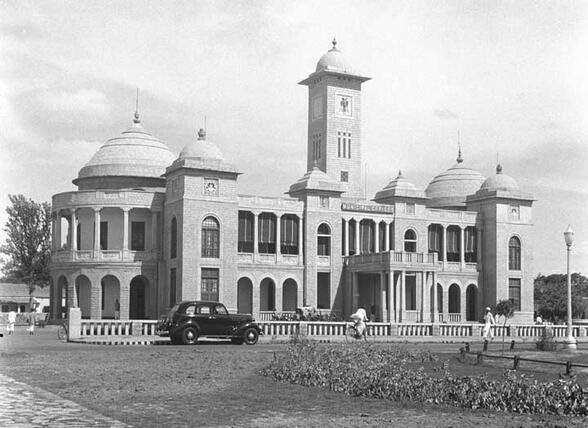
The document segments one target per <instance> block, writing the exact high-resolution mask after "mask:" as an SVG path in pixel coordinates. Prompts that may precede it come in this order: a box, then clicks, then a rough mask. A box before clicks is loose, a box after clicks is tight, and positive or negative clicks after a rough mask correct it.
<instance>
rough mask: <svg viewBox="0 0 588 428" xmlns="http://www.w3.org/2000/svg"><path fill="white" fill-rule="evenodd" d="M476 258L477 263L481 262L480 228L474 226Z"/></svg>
mask: <svg viewBox="0 0 588 428" xmlns="http://www.w3.org/2000/svg"><path fill="white" fill-rule="evenodd" d="M476 258H477V260H476V261H477V262H478V263H482V230H481V229H478V228H476Z"/></svg>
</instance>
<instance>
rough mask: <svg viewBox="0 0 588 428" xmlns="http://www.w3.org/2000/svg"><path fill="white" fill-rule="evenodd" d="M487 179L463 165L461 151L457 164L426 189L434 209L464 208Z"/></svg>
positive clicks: (430, 204)
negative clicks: (468, 199)
mask: <svg viewBox="0 0 588 428" xmlns="http://www.w3.org/2000/svg"><path fill="white" fill-rule="evenodd" d="M484 180H485V177H484V176H483V175H482V174H480V173H479V172H477V171H474V170H473V169H471V168H468V167H466V166H465V165H464V164H463V158H462V157H461V150H460V152H459V155H458V157H457V163H456V164H455V165H453V166H452V167H451V168H449V169H448V170H447V171H445V172H442V173H441V174H439V175H437V176H436V177H435V178H433V180H432V181H431V182H430V183H429V185H428V186H427V188H426V189H425V194H426V195H427V197H428V198H430V201H429V203H428V206H430V207H433V208H458V209H459V208H464V207H465V206H466V204H465V201H466V196H468V195H473V194H475V193H476V192H477V191H478V189H479V188H480V186H481V185H482V183H483V182H484Z"/></svg>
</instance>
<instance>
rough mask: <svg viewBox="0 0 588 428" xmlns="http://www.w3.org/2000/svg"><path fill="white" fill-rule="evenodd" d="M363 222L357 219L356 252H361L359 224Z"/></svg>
mask: <svg viewBox="0 0 588 428" xmlns="http://www.w3.org/2000/svg"><path fill="white" fill-rule="evenodd" d="M360 223H361V222H359V221H357V220H355V254H361V244H360V243H359V224H360Z"/></svg>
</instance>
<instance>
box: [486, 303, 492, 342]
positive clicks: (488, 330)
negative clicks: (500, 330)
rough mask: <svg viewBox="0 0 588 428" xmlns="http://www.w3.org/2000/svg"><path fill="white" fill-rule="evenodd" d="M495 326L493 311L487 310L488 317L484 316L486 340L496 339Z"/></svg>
mask: <svg viewBox="0 0 588 428" xmlns="http://www.w3.org/2000/svg"><path fill="white" fill-rule="evenodd" d="M493 324H494V316H493V315H492V312H491V309H490V308H488V307H487V308H486V315H484V339H485V340H488V339H491V340H492V339H494V333H493V332H492V325H493Z"/></svg>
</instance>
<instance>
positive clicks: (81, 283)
mask: <svg viewBox="0 0 588 428" xmlns="http://www.w3.org/2000/svg"><path fill="white" fill-rule="evenodd" d="M91 290H92V283H91V282H90V280H89V279H88V277H87V276H86V275H80V276H78V277H77V278H76V296H77V297H78V301H77V305H78V308H80V312H81V314H82V318H90V308H91V306H90V301H91V300H90V296H91Z"/></svg>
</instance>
